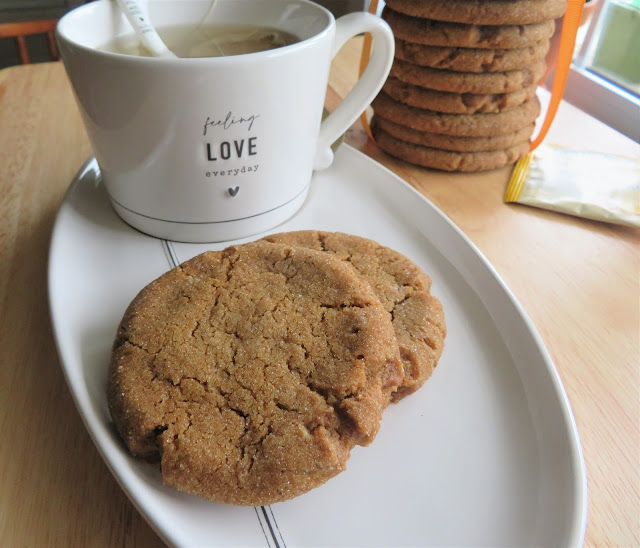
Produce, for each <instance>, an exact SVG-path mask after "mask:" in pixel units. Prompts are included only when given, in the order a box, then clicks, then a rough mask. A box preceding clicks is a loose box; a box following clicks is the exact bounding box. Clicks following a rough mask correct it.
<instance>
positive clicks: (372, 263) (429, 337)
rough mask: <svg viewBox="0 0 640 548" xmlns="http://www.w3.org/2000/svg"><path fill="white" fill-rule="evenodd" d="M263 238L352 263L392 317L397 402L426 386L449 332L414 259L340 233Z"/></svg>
mask: <svg viewBox="0 0 640 548" xmlns="http://www.w3.org/2000/svg"><path fill="white" fill-rule="evenodd" d="M265 240H267V241H269V242H277V243H285V244H288V245H293V246H303V247H305V248H309V249H314V250H316V251H324V252H327V253H331V254H333V255H336V256H337V257H339V258H340V259H342V260H343V261H346V262H348V263H349V264H350V265H351V266H352V267H353V268H354V269H355V271H356V272H357V273H358V274H359V275H360V276H362V277H363V278H364V279H365V280H366V281H367V282H368V283H369V284H370V285H371V287H372V288H373V289H374V291H375V292H376V295H377V296H378V298H379V299H380V302H381V303H382V305H383V306H384V308H385V309H386V310H387V312H388V313H389V315H390V317H391V321H392V324H393V328H394V331H395V335H396V340H397V341H398V346H399V348H400V357H401V359H402V364H403V367H404V374H405V378H404V381H403V382H402V384H401V385H400V387H398V390H397V391H396V392H394V393H393V396H392V398H393V401H399V400H400V399H402V398H404V397H405V396H407V395H409V394H412V393H413V392H415V391H416V390H418V388H420V387H421V386H422V385H423V384H424V382H425V381H426V380H427V378H428V377H429V376H430V375H431V373H432V372H433V370H434V368H435V367H436V365H437V363H438V360H439V359H440V355H441V354H442V348H443V346H444V339H445V336H446V332H447V330H446V326H445V320H444V313H443V311H442V305H441V304H440V301H438V299H436V298H435V297H434V296H432V295H431V292H430V289H431V278H429V276H427V275H426V274H425V273H424V272H423V271H422V270H421V269H420V268H419V267H418V266H417V265H416V264H415V263H414V262H413V261H411V260H410V259H408V258H407V257H405V256H404V255H402V254H401V253H398V252H397V251H394V250H393V249H390V248H388V247H385V246H383V245H381V244H379V243H377V242H374V241H373V240H368V239H366V238H362V237H359V236H353V235H350V234H342V233H337V232H319V231H314V230H304V231H299V232H287V233H281V234H275V235H271V236H267V237H266V238H265Z"/></svg>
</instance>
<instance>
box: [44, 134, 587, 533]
mask: <svg viewBox="0 0 640 548" xmlns="http://www.w3.org/2000/svg"><path fill="white" fill-rule="evenodd" d="M338 155H341V156H340V157H342V156H345V155H352V157H354V158H357V159H358V160H360V161H363V162H365V163H366V164H368V167H369V168H370V169H373V170H378V171H381V172H382V173H383V174H384V175H385V177H386V178H391V179H392V180H393V181H394V183H395V184H399V185H401V186H402V187H404V188H405V190H408V191H410V192H411V193H412V194H413V195H415V196H416V197H417V198H418V199H419V200H421V201H422V202H424V204H425V205H426V207H427V208H428V209H429V210H430V211H431V213H432V214H435V215H437V217H438V218H439V221H440V222H443V223H445V225H447V227H448V229H449V230H451V231H452V233H453V234H454V235H455V237H457V238H459V239H461V241H462V242H463V244H464V245H465V247H467V248H468V249H469V251H470V252H471V253H472V254H473V256H474V257H475V259H476V260H478V261H479V263H480V264H481V265H482V267H483V268H485V269H486V272H487V274H489V275H490V277H491V278H493V279H494V280H495V282H497V284H498V286H499V288H500V289H501V291H502V292H503V293H504V295H505V296H506V297H507V299H508V302H509V304H510V305H511V306H512V307H513V309H514V311H515V312H516V313H517V315H518V316H519V317H520V319H521V320H522V321H523V324H524V327H525V328H526V331H527V332H528V334H529V335H530V336H531V337H532V342H533V343H534V345H535V347H536V350H537V351H538V352H539V355H540V358H541V359H542V361H543V363H544V364H545V368H546V372H547V373H548V376H549V379H550V380H551V383H552V387H553V389H554V393H555V395H556V397H557V400H558V403H559V405H560V407H561V410H562V422H563V427H564V430H565V431H566V434H567V435H568V438H569V440H570V446H571V456H570V464H571V468H572V470H574V472H575V477H574V492H573V493H572V502H573V508H572V512H571V514H572V516H573V522H572V526H571V529H570V532H569V538H568V539H567V542H568V544H567V545H568V546H582V545H583V544H584V539H585V534H586V520H587V503H588V494H587V476H586V466H585V461H584V455H583V449H582V445H581V443H580V436H579V432H578V428H577V424H576V421H575V417H574V415H573V411H572V409H571V404H570V401H569V398H568V395H567V393H566V391H565V388H564V386H563V384H562V380H561V378H560V374H559V372H558V370H557V368H556V366H555V364H554V362H553V360H552V358H551V355H550V354H549V352H548V350H547V348H546V346H545V344H544V341H543V340H542V337H541V335H540V333H539V332H538V330H537V328H536V327H535V325H534V323H533V321H532V320H531V318H530V317H529V315H528V314H527V312H526V310H525V309H524V307H523V306H522V305H521V304H520V302H519V301H518V299H517V298H516V296H515V295H514V294H513V292H512V291H511V290H510V289H509V287H508V286H507V284H506V283H505V281H504V280H503V279H502V277H501V276H500V274H499V273H498V272H497V271H496V269H495V267H494V266H493V265H492V264H491V263H490V262H489V260H488V259H487V258H486V257H485V255H484V254H483V253H482V251H480V249H479V248H478V247H477V246H476V245H475V244H474V242H473V241H472V240H471V239H470V238H469V237H468V236H467V235H466V234H465V233H464V232H463V231H462V230H461V229H460V228H459V227H458V226H457V225H456V224H455V223H454V222H453V221H452V220H451V219H450V218H449V217H448V216H447V215H446V214H445V213H444V212H443V211H442V210H440V209H439V208H438V207H437V206H436V205H435V204H434V203H433V202H431V200H429V199H428V198H427V197H425V196H424V195H423V194H421V193H420V192H419V191H418V190H416V189H415V188H414V187H412V186H411V185H410V184H409V183H407V182H406V181H405V180H403V179H402V178H401V177H400V176H399V175H397V174H396V173H394V172H393V171H392V170H390V169H389V168H388V167H386V166H384V165H382V164H380V163H379V162H377V161H375V160H374V159H373V158H371V157H369V156H367V155H366V154H365V153H363V152H361V151H360V150H358V149H356V148H354V147H353V146H351V145H349V144H346V143H343V144H342V145H341V147H340V149H339V150H338V152H337V153H336V156H337V157H338ZM343 160H344V159H343ZM92 169H93V170H94V171H95V172H96V175H97V177H96V178H99V176H100V169H99V166H98V163H97V160H96V159H95V157H93V156H90V157H89V158H88V159H87V160H86V161H85V162H84V163H83V165H82V166H81V167H80V169H79V170H78V171H77V172H76V174H75V175H74V177H73V179H72V181H71V184H70V185H69V188H68V189H67V191H66V192H65V195H64V198H63V200H62V202H61V205H60V207H59V210H58V212H57V214H56V218H55V223H54V226H53V230H52V236H51V240H50V244H49V254H48V266H47V288H48V295H47V297H48V306H49V315H50V320H51V324H52V328H53V334H54V339H55V345H56V350H57V353H58V357H59V360H60V364H61V367H62V370H63V374H64V377H65V381H66V383H67V386H68V387H69V390H70V392H71V396H72V398H73V401H74V403H75V405H76V408H77V409H78V412H79V414H80V416H81V418H82V421H83V423H84V425H85V428H86V429H87V431H88V433H89V435H90V437H91V439H92V441H93V443H94V445H95V447H96V449H97V450H98V452H99V454H100V456H101V457H102V460H103V461H104V463H105V464H106V466H107V468H108V469H109V471H110V472H111V474H112V475H113V477H114V478H115V479H116V481H117V482H118V484H119V485H120V487H121V488H122V489H123V491H124V492H125V493H126V495H127V497H128V498H129V500H130V501H131V502H132V504H133V505H134V507H135V508H136V510H137V511H138V512H140V514H141V515H142V516H143V517H144V518H145V520H146V521H147V522H148V523H149V525H150V526H151V527H152V528H153V529H154V530H155V532H156V533H157V534H158V535H159V536H160V537H161V538H162V540H163V541H164V542H166V543H167V544H170V545H180V544H181V543H180V542H179V540H178V539H177V538H175V535H173V534H172V531H170V530H169V529H168V528H165V527H162V526H161V525H160V524H158V523H157V522H156V520H155V519H153V516H152V515H150V513H149V512H148V511H147V507H145V506H144V505H142V504H141V503H140V501H139V500H138V496H137V494H136V493H134V492H132V490H131V489H130V487H129V485H128V484H127V483H125V481H124V479H123V478H122V477H121V474H122V470H118V471H117V470H115V468H114V464H113V463H112V460H111V458H110V456H108V455H107V454H106V450H105V449H106V447H103V444H102V442H101V441H100V440H99V439H98V437H97V436H98V432H100V429H99V426H100V422H101V421H100V420H99V417H98V414H97V413H95V412H92V410H91V408H90V403H91V398H90V395H89V393H88V389H87V388H86V385H84V384H82V383H81V386H79V387H78V386H76V380H75V379H74V378H73V375H72V371H71V369H70V367H69V365H68V361H69V360H68V358H67V357H66V356H67V352H66V350H65V344H64V342H63V334H62V333H60V327H59V324H60V322H57V321H56V315H57V312H56V307H55V303H54V298H53V290H54V285H55V284H54V277H55V276H54V272H53V265H54V257H55V255H56V249H57V246H58V241H59V238H60V232H61V230H62V228H61V226H62V224H63V220H62V219H63V215H62V212H63V211H64V210H65V208H66V207H67V206H68V199H69V196H70V195H72V193H73V192H74V189H75V187H76V186H77V185H78V184H80V182H81V179H82V177H83V176H84V175H85V174H87V173H88V172H89V171H90V170H92ZM330 169H331V168H329V170H326V171H330ZM114 215H115V213H114ZM158 241H162V240H158ZM432 243H433V242H432ZM436 247H437V248H438V249H439V250H440V248H439V247H438V246H436ZM442 254H443V256H444V257H445V258H446V259H449V258H448V257H447V255H446V254H445V253H442ZM452 266H453V267H454V269H455V270H456V271H458V273H459V274H460V276H461V277H462V278H463V279H464V280H465V281H467V283H468V279H467V276H465V275H464V274H463V273H462V272H460V270H459V269H458V268H457V266H456V265H453V264H452ZM472 289H473V291H474V292H475V293H477V291H476V289H475V288H473V287H472ZM478 296H479V294H478ZM482 302H483V306H484V307H485V308H486V309H487V312H488V313H489V309H488V308H487V307H486V303H485V302H484V301H482ZM492 319H493V318H492ZM496 327H497V326H496ZM501 335H502V333H501ZM505 344H506V341H505ZM510 352H511V351H510ZM516 370H517V373H518V376H519V377H520V378H521V375H520V371H519V370H518V369H517V368H516ZM523 387H524V383H523ZM79 389H83V391H79ZM94 423H95V424H94Z"/></svg>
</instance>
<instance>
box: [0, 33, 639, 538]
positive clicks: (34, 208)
mask: <svg viewBox="0 0 640 548" xmlns="http://www.w3.org/2000/svg"><path fill="white" fill-rule="evenodd" d="M359 52H360V41H359V40H357V39H356V40H353V41H351V42H350V43H349V44H347V46H345V48H343V50H342V51H341V52H340V54H339V55H338V57H337V58H336V61H335V62H334V65H333V68H332V75H331V85H330V89H329V90H328V93H327V106H328V108H330V109H331V108H333V107H334V106H335V105H336V104H337V103H338V102H339V100H340V98H341V97H343V96H344V95H345V94H346V93H347V91H348V90H349V89H350V87H351V86H352V85H353V82H354V81H355V80H356V79H357V70H358V61H359ZM346 139H347V141H348V142H349V143H350V144H352V145H354V146H356V147H357V148H359V149H360V150H362V151H363V152H365V153H366V154H368V155H370V156H371V157H373V158H374V159H376V160H377V161H379V162H381V163H382V164H384V165H386V166H387V167H389V168H390V169H391V170H393V171H394V172H396V173H397V174H398V175H400V176H401V177H402V178H404V179H405V180H406V181H407V182H409V183H410V184H411V185H412V186H414V187H415V188H417V189H418V190H419V191H420V192H421V193H423V194H424V195H425V196H426V197H427V198H429V199H430V200H431V201H432V202H433V203H434V204H435V205H436V206H438V207H439V208H440V209H441V210H442V211H444V212H445V213H446V214H447V215H448V216H449V217H450V218H451V219H452V220H453V222H455V223H456V224H457V225H458V226H459V227H460V228H461V229H462V230H463V231H464V232H465V233H466V234H467V235H468V236H469V237H470V238H471V240H472V241H473V242H474V243H475V244H476V245H477V246H478V247H479V248H480V249H481V250H482V252H483V253H484V254H485V255H486V256H487V258H488V259H489V260H490V261H491V262H492V263H493V265H494V266H495V268H496V269H497V271H498V272H499V274H500V275H501V276H502V277H503V278H504V280H505V281H506V283H507V284H508V286H509V287H510V289H511V290H512V291H513V293H514V294H515V295H516V297H517V298H518V299H519V300H520V302H521V303H522V304H523V306H524V308H525V309H526V310H527V312H528V314H529V315H530V316H531V318H532V320H533V322H534V323H535V325H536V327H537V328H538V330H539V331H540V334H541V335H542V338H543V340H544V342H545V344H546V345H547V348H548V349H549V351H550V353H551V355H552V357H553V359H554V361H555V363H556V366H557V368H558V371H559V373H560V376H561V378H562V380H563V383H564V385H565V388H566V390H567V393H568V396H569V399H570V402H571V405H572V408H573V411H574V414H575V417H576V422H577V425H578V429H579V432H580V436H581V441H582V444H583V450H584V456H585V461H586V467H587V476H588V489H589V503H588V524H587V532H586V542H585V545H586V546H589V547H609V546H612V547H613V546H616V547H631V546H640V403H639V393H640V391H639V389H640V348H639V347H640V306H639V305H640V283H639V273H640V247H639V243H640V238H639V236H640V232H639V231H638V230H634V229H630V228H625V227H620V226H614V225H609V224H604V223H599V222H595V221H588V220H585V219H579V218H573V217H569V216H566V215H561V214H557V213H552V212H547V211H543V210H539V209H535V208H531V207H526V206H520V205H505V204H503V202H502V195H503V192H504V189H505V185H506V182H507V179H508V176H509V169H507V168H505V169H501V170H495V171H491V172H486V173H481V174H469V175H461V174H447V173H442V172H436V171H431V170H426V169H420V168H416V167H413V166H410V165H408V164H405V163H403V162H400V161H396V160H393V159H392V158H390V157H389V156H387V155H386V154H384V153H383V152H382V151H380V150H379V149H378V148H377V147H376V145H375V144H374V143H372V142H370V141H368V139H367V137H366V134H365V133H364V132H363V130H362V129H361V127H360V126H359V124H355V125H354V126H353V127H352V128H351V129H350V130H349V132H348V134H347V137H346ZM548 140H549V141H551V142H558V143H561V144H562V143H564V144H571V145H573V146H579V147H580V148H584V149H585V150H600V151H608V152H621V153H624V154H627V155H634V156H638V155H639V154H640V147H639V146H638V145H637V144H636V143H633V142H632V141H630V140H628V139H626V138H624V137H622V136H621V135H620V134H618V133H616V132H615V131H613V130H611V129H610V128H607V127H606V126H604V125H602V124H600V123H599V122H597V121H595V120H593V119H592V118H590V117H588V116H586V115H584V114H583V113H581V112H580V111H578V110H577V109H575V108H573V107H571V106H570V105H567V104H563V105H562V108H561V109H560V112H559V114H558V117H557V119H556V122H555V124H554V126H553V127H552V130H551V133H550V135H549V138H548ZM90 154H91V148H90V145H89V143H88V140H87V137H86V134H85V132H84V129H83V126H82V122H81V119H80V115H79V113H78V109H77V107H76V105H75V102H74V98H73V94H72V92H71V89H70V87H69V84H68V81H67V79H66V76H65V73H64V69H63V67H62V65H61V64H60V63H46V64H39V65H30V66H21V67H14V68H10V69H5V70H3V71H0V302H1V303H2V314H1V316H0V325H1V328H0V357H1V361H0V432H2V435H3V439H2V442H0V484H1V486H2V488H1V489H0V546H3V547H14V546H15V547H23V546H29V547H30V546H34V547H40V546H65V547H85V546H96V547H103V546H104V547H110V546H135V547H147V546H160V545H162V542H161V541H160V539H159V538H158V537H157V536H156V535H155V533H154V532H153V531H152V529H151V528H150V527H149V526H148V525H147V524H146V522H145V521H144V520H143V519H142V517H141V516H140V514H139V513H138V512H137V511H136V510H135V508H134V507H133V506H132V505H131V503H130V502H129V501H128V499H127V498H126V496H125V495H124V494H123V492H122V491H121V490H120V488H119V486H118V485H117V483H116V481H115V480H114V479H113V477H112V476H111V474H110V472H109V470H108V469H107V467H106V466H105V464H104V463H103V461H102V459H101V458H100V456H99V454H98V452H97V450H96V449H95V447H94V445H93V443H92V441H91V439H90V437H89V435H88V433H87V431H86V430H85V428H84V425H83V423H82V420H81V418H80V416H79V414H78V412H77V411H76V408H75V405H74V403H73V400H72V397H71V395H70V393H69V390H68V388H67V386H66V383H65V379H64V376H63V373H62V369H61V367H60V364H59V361H58V357H57V354H56V348H55V343H54V340H53V336H52V330H51V327H50V320H49V312H48V304H47V254H48V247H49V240H50V236H51V229H52V225H53V222H54V218H55V215H56V211H57V209H58V207H59V206H60V203H61V201H62V199H63V197H64V193H65V191H66V189H67V187H68V185H69V183H70V182H71V180H72V178H73V175H74V174H75V173H76V172H77V170H78V169H79V168H80V166H81V165H82V163H83V162H84V161H85V160H86V159H87V157H88V156H89V155H90Z"/></svg>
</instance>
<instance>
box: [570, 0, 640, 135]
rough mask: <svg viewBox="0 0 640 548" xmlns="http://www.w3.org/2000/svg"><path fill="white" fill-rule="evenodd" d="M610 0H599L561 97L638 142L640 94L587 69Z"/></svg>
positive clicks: (639, 132)
mask: <svg viewBox="0 0 640 548" xmlns="http://www.w3.org/2000/svg"><path fill="white" fill-rule="evenodd" d="M611 1H612V0H598V3H597V5H596V7H595V9H594V13H593V16H592V18H591V21H590V22H589V27H588V29H587V33H586V35H585V38H584V41H583V43H582V45H581V47H580V50H579V51H578V52H577V54H576V55H575V56H574V60H573V63H572V64H571V69H570V72H569V76H568V78H567V83H566V87H565V92H564V99H565V100H567V101H568V102H569V103H571V104H573V105H575V106H576V107H578V108H579V109H581V110H583V111H584V112H587V113H588V114H590V115H591V116H593V117H594V118H597V119H599V120H600V121H602V122H604V123H605V124H607V125H608V126H610V127H612V128H614V129H616V130H617V131H619V132H620V133H623V134H624V135H626V136H627V137H629V138H631V139H633V140H634V141H636V142H640V98H639V97H638V96H637V95H635V94H634V93H632V92H630V91H627V90H626V89H624V88H622V87H620V86H619V85H617V84H616V83H614V82H611V81H610V80H608V79H606V78H604V77H602V76H600V75H599V74H597V73H596V72H594V71H592V70H590V69H589V68H588V67H587V65H586V61H587V59H588V57H589V54H590V51H591V47H592V44H593V43H594V40H596V39H597V37H598V31H599V27H600V26H601V24H602V16H603V14H604V13H606V9H605V7H606V6H607V5H608V4H609V3H610V2H611Z"/></svg>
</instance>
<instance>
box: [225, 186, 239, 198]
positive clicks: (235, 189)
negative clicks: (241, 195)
mask: <svg viewBox="0 0 640 548" xmlns="http://www.w3.org/2000/svg"><path fill="white" fill-rule="evenodd" d="M238 190H240V187H239V186H237V187H236V188H229V189H227V191H228V192H229V194H231V197H232V198H234V197H235V195H236V194H238Z"/></svg>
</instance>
